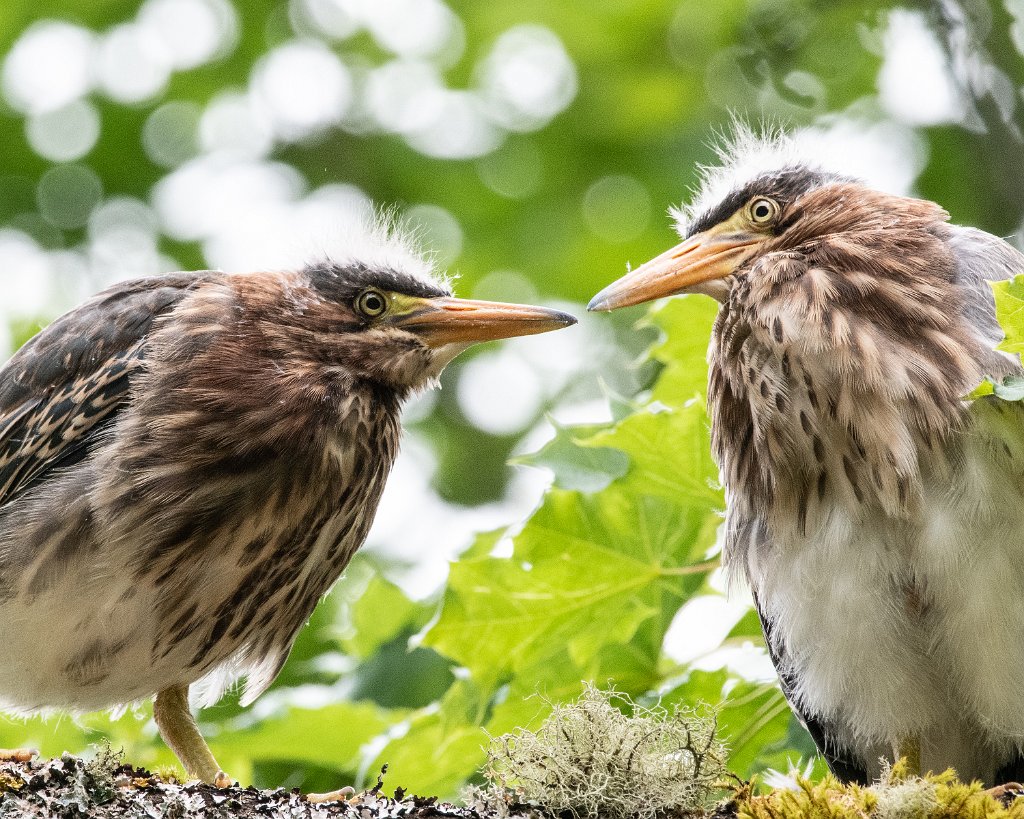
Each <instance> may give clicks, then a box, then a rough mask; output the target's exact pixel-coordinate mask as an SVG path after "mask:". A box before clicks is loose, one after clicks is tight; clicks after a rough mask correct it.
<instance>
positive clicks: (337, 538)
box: [0, 237, 575, 785]
mask: <svg viewBox="0 0 1024 819" xmlns="http://www.w3.org/2000/svg"><path fill="white" fill-rule="evenodd" d="M378 238H379V237H378ZM385 245H386V246H384V247H378V248H375V252H374V254H373V258H374V261H368V260H367V261H360V260H358V259H356V260H348V261H345V262H324V263H320V264H313V265H311V266H308V267H305V268H303V269H300V270H296V271H294V272H283V273H251V274H238V275H228V274H225V273H220V272H208V271H207V272H198V273H175V274H170V275H166V276H159V277H154V278H147V279H139V280H136V281H129V282H125V283H123V284H119V285H117V286H115V287H112V288H110V289H109V290H106V291H105V292H103V293H100V294H99V295H98V296H96V297H94V298H92V299H91V300H89V301H87V302H86V303H85V304H83V305H81V306H80V307H78V308H76V309H74V310H72V311H71V312H69V313H67V314H66V315H64V316H62V317H61V318H59V319H57V320H56V321H55V322H53V324H51V325H50V326H49V327H47V328H46V329H45V330H43V331H42V332H41V333H39V334H38V335H37V336H36V337H35V338H33V339H32V340H31V341H29V342H28V343H27V344H26V345H25V346H24V347H23V348H22V349H21V350H20V351H19V352H18V353H17V354H16V355H15V356H14V357H13V358H12V359H11V360H10V361H9V362H8V363H7V365H6V366H5V367H4V368H3V369H2V370H0V645H2V646H3V661H2V662H0V703H2V706H3V707H4V708H6V709H9V710H16V711H20V712H31V711H34V710H37V709H42V708H49V707H57V708H67V709H74V710H77V711H93V710H98V709H103V708H107V707H110V706H113V705H116V704H121V703H131V702H134V701H137V700H141V699H144V698H148V697H150V696H152V695H154V694H155V695H156V700H155V705H154V716H155V719H156V722H157V725H158V726H159V728H160V733H161V734H162V736H163V738H164V739H165V740H166V742H167V744H168V745H169V746H170V747H171V749H172V750H173V751H174V752H175V754H177V756H178V758H179V759H180V760H181V762H182V764H183V765H184V767H185V770H186V771H187V772H188V774H189V776H190V777H195V778H198V779H201V780H203V781H204V782H210V783H216V784H218V785H225V784H228V783H229V780H228V779H227V777H226V776H225V775H224V774H223V772H221V771H220V768H219V766H218V764H217V762H216V761H215V760H214V757H213V755H212V754H211V752H210V750H209V748H208V747H207V745H206V743H205V741H204V740H203V738H202V736H201V735H200V733H199V731H198V729H197V727H196V724H195V722H194V720H193V718H192V716H191V713H190V711H189V704H188V691H189V687H190V686H191V685H192V684H193V683H196V682H197V681H202V683H203V684H204V687H205V688H206V701H207V702H210V701H213V700H216V699H217V698H218V697H219V695H220V693H221V692H222V691H223V690H224V686H225V684H226V683H227V682H228V681H230V680H231V679H233V678H236V677H239V676H244V677H245V678H246V680H247V681H246V686H245V693H244V696H243V698H242V701H243V703H249V702H251V701H252V700H253V699H255V698H256V697H257V696H259V694H260V693H261V692H262V691H263V690H264V689H266V688H267V686H268V685H270V683H271V682H272V681H273V680H274V678H275V677H276V676H277V674H278V672H279V671H280V670H281V666H282V665H283V664H284V661H285V659H286V657H287V656H288V652H289V650H290V648H291V645H292V642H293V641H294V639H295V636H296V633H297V632H298V630H299V629H300V628H301V626H302V624H303V623H305V621H306V620H307V619H308V618H309V616H310V614H311V612H312V611H313V608H314V606H315V605H316V603H317V601H318V600H319V599H320V598H321V597H322V596H323V595H324V593H325V592H326V591H327V590H328V589H329V588H330V587H331V585H332V584H333V583H334V581H335V580H336V579H337V578H338V576H339V575H340V574H341V572H342V570H343V569H344V568H345V566H346V564H347V563H348V562H349V559H350V558H351V557H352V554H353V553H354V552H355V551H356V550H357V549H358V548H359V547H360V546H361V545H362V543H363V541H364V540H365V538H366V535H367V532H368V530H369V528H370V524H371V522H372V520H373V516H374V512H375V511H376V508H377V502H378V500H379V498H380V495H381V491H382V490H383V488H384V483H385V480H386V479H387V476H388V472H389V470H390V469H391V465H392V462H393V461H394V459H395V455H396V453H397V451H398V444H399V438H400V435H401V429H400V424H399V412H400V409H401V406H402V402H403V401H404V400H405V399H406V398H407V397H408V396H409V395H410V394H412V393H413V392H415V391H416V390H419V389H421V388H423V387H426V386H428V385H430V384H431V383H432V382H433V381H434V380H435V379H436V378H437V376H438V374H439V373H440V372H441V370H442V368H443V367H444V366H445V365H446V364H447V363H448V362H449V361H450V360H451V359H452V358H453V357H454V356H456V355H457V354H458V353H459V352H461V351H462V350H464V349H466V348H467V347H468V346H470V345H471V344H473V343H476V342H481V341H487V340H490V339H499V338H506V337H511V336H520V335H528V334H532V333H541V332H545V331H548V330H554V329H557V328H560V327H566V326H568V325H571V324H573V323H574V322H575V319H573V318H572V317H571V316H569V315H566V314H565V313H561V312H558V311H555V310H549V309H546V308H541V307H530V306H525V305H515V304H499V303H492V302H481V301H468V300H463V299H456V298H453V297H452V295H451V293H450V291H449V290H448V288H447V287H446V286H445V285H444V284H443V283H441V282H440V280H439V279H438V278H437V277H436V276H435V275H433V273H432V272H431V271H430V269H429V266H428V265H427V264H426V263H425V262H423V261H422V260H421V259H418V258H417V257H415V256H414V255H413V254H411V253H409V252H407V250H406V249H405V248H404V247H403V246H401V245H400V244H399V240H398V239H396V238H395V237H391V238H389V239H388V240H387V241H386V242H385Z"/></svg>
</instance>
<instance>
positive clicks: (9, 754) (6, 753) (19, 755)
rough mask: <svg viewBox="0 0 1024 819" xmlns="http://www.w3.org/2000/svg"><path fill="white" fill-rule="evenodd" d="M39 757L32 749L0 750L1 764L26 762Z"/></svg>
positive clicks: (37, 752)
mask: <svg viewBox="0 0 1024 819" xmlns="http://www.w3.org/2000/svg"><path fill="white" fill-rule="evenodd" d="M37 756H39V751H37V750H35V749H34V748H11V749H7V748H0V761H3V762H28V761H29V760H31V759H33V758H34V757H37Z"/></svg>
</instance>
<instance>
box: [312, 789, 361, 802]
mask: <svg viewBox="0 0 1024 819" xmlns="http://www.w3.org/2000/svg"><path fill="white" fill-rule="evenodd" d="M355 792H356V789H355V788H353V787H352V786H351V785H346V786H345V787H344V788H339V789H338V790H336V791H330V792H329V793H307V794H306V801H307V802H313V803H314V804H316V803H319V802H346V801H348V799H349V797H351V796H352V795H353V794H354V793H355Z"/></svg>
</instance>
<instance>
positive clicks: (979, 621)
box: [590, 134, 1024, 783]
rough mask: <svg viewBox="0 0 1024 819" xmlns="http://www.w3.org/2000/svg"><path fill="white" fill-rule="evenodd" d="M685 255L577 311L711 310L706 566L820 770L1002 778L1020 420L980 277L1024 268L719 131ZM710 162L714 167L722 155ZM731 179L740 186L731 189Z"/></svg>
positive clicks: (884, 197)
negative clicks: (985, 394)
mask: <svg viewBox="0 0 1024 819" xmlns="http://www.w3.org/2000/svg"><path fill="white" fill-rule="evenodd" d="M731 150H732V152H733V153H732V155H727V156H725V157H724V160H725V161H724V166H723V168H722V169H720V170H711V171H709V172H708V173H707V175H706V178H705V184H704V188H703V190H702V191H700V192H699V193H698V196H697V204H696V205H695V206H694V207H691V208H690V209H688V210H687V211H685V212H683V213H681V214H680V217H681V218H680V221H681V232H682V235H683V242H682V243H681V244H680V245H678V246H677V247H676V248H673V249H672V250H670V251H667V252H666V253H664V254H662V255H661V256H659V257H658V258H656V259H654V260H652V261H651V262H648V263H647V264H645V265H643V266H642V267H640V268H638V269H637V270H635V271H633V272H632V273H630V274H628V275H627V276H625V277H624V278H622V279H620V280H619V281H617V282H615V283H613V284H612V285H610V286H609V287H607V288H606V289H605V290H603V291H602V292H601V293H599V294H598V295H597V296H595V297H594V299H593V301H592V302H591V304H590V309H592V310H609V309H614V308H617V307H623V306H626V305H630V304H637V303H640V302H642V301H646V300H649V299H653V298H658V297H661V296H667V295H671V294H673V293H687V292H697V293H704V294H707V295H711V296H712V297H714V298H716V299H717V300H718V301H719V302H720V303H721V308H720V311H719V314H718V317H717V320H716V322H715V325H714V330H713V333H712V338H711V345H710V350H709V359H708V360H709V365H710V372H709V383H708V405H709V410H710V414H711V419H712V444H713V448H714V454H715V457H716V459H717V461H718V463H719V466H720V468H721V473H722V480H723V483H724V485H725V488H726V499H727V518H726V541H725V550H724V561H725V563H726V565H727V567H728V568H730V569H731V570H732V571H733V572H734V573H738V574H740V575H742V576H744V577H745V578H746V580H747V581H748V582H749V584H750V586H751V589H752V591H753V594H754V599H755V604H756V606H757V609H758V612H759V614H760V616H761V620H762V623H763V625H764V629H765V636H766V641H767V643H768V647H769V651H770V652H771V654H772V658H773V660H774V661H775V665H776V668H777V669H778V671H779V674H780V677H781V679H782V684H783V689H784V691H785V693H786V695H787V697H788V698H789V699H790V702H791V703H792V705H793V707H794V709H795V710H796V712H797V714H798V715H799V716H800V717H801V719H802V720H803V722H804V723H805V725H806V726H807V727H808V729H809V730H810V732H811V735H812V736H813V737H814V740H815V742H816V743H817V745H818V748H819V749H820V750H821V752H822V753H823V754H824V755H825V757H826V759H827V760H828V762H829V764H830V766H831V767H832V769H833V771H835V772H836V773H837V774H838V775H840V776H842V777H844V778H847V779H852V780H856V781H861V782H864V781H867V780H869V779H870V778H871V777H872V776H874V775H876V774H877V773H878V770H879V768H878V760H879V758H880V757H889V758H892V757H893V755H894V754H904V755H909V756H910V757H911V759H912V762H913V763H915V764H917V765H919V766H921V767H923V769H925V770H927V769H931V770H936V771H940V770H943V769H944V768H946V767H947V766H952V767H955V768H956V769H957V770H958V772H959V773H960V775H961V776H962V777H964V778H965V779H970V778H975V777H976V778H979V779H982V780H984V781H986V782H989V783H1001V782H1005V781H1007V780H1009V779H1018V778H1021V776H1022V774H1024V708H1022V706H1024V694H1021V692H1022V691H1024V582H1022V581H1024V561H1022V560H1021V557H1022V552H1024V520H1022V519H1021V516H1020V513H1019V510H1020V509H1021V508H1024V411H1022V410H1021V408H1020V405H1019V404H1016V403H1008V402H1001V401H999V400H997V399H995V398H987V399H980V400H974V401H970V400H966V399H965V398H964V396H966V395H967V394H968V393H970V392H971V391H972V390H973V389H974V388H975V387H976V386H977V385H978V384H979V383H981V382H982V381H983V380H984V379H985V378H986V377H987V378H992V379H994V380H997V381H998V380H1000V379H1002V378H1004V377H1005V376H1007V375H1010V374H1020V373H1021V367H1020V363H1019V362H1018V361H1017V359H1016V357H1011V356H1008V355H1005V354H1003V353H1000V352H997V351H995V349H994V347H995V345H996V344H997V342H998V341H999V339H1000V338H1001V331H1000V329H999V326H998V324H997V323H996V320H995V316H994V309H993V301H992V295H991V292H990V290H989V288H988V285H987V284H986V280H998V279H1006V278H1008V277H1010V276H1012V275H1014V274H1016V273H1024V256H1021V254H1019V253H1018V252H1017V251H1016V250H1014V249H1013V248H1011V247H1010V246H1009V245H1007V244H1006V243H1005V242H1003V241H1002V240H1000V239H997V238H996V237H993V236H990V235H988V234H986V233H983V232H981V231H978V230H973V229H970V228H963V227H959V226H955V225H950V224H949V223H948V221H947V219H948V215H947V214H946V212H945V211H944V210H942V208H940V207H939V206H938V205H936V204H934V203H932V202H927V201H922V200H917V199H910V198H905V197H901V196H894V195H890V194H886V193H882V192H879V191H877V190H874V189H872V188H871V187H869V186H868V185H866V184H864V183H862V182H860V181H857V180H855V179H852V178H850V177H847V176H844V175H842V174H838V173H834V172H831V171H828V170H824V169H822V168H821V167H820V166H816V165H815V164H814V163H813V162H811V161H808V160H806V159H805V158H804V157H802V156H801V154H800V150H799V148H798V147H797V146H796V145H795V143H793V142H791V141H790V140H789V139H788V138H785V137H779V138H770V139H765V140H759V139H757V138H754V137H752V136H750V135H749V134H744V135H741V136H740V138H739V140H738V141H737V144H736V145H734V146H732V149H731ZM727 153H728V152H727ZM743 168H748V169H749V168H752V169H753V170H752V172H743V171H742V170H741V169H743Z"/></svg>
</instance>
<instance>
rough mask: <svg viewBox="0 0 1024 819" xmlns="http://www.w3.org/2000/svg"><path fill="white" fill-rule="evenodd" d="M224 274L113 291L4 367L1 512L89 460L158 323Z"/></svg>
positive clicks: (151, 281)
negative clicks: (52, 476) (54, 475)
mask: <svg viewBox="0 0 1024 819" xmlns="http://www.w3.org/2000/svg"><path fill="white" fill-rule="evenodd" d="M223 275H224V274H222V273H216V272H208V271H202V272H197V273H172V274H169V275H166V276H155V277H152V278H146V279H135V280H133V281H128V282H123V283H121V284H118V285H115V286H114V287H111V288H109V289H107V290H105V291H103V292H102V293H100V294H98V295H97V296H94V297H93V298H92V299H90V300H89V301H87V302H85V303H84V304H82V305H81V306H79V307H77V308H75V309H74V310H72V311H71V312H69V313H65V314H64V315H63V316H61V317H60V318H58V319H57V320H56V321H55V322H53V324H51V325H49V326H48V327H47V328H46V329H45V330H43V331H42V332H40V333H39V334H37V335H36V336H35V337H33V338H32V339H31V340H30V341H29V342H28V343H26V344H25V346H23V347H22V348H21V349H20V350H19V351H18V352H17V353H16V354H15V355H14V356H13V357H12V358H11V359H10V361H8V362H7V364H6V365H5V366H4V367H3V368H2V369H0V507H2V506H4V505H5V504H8V503H10V502H11V501H12V500H14V499H15V498H17V497H18V496H19V495H21V494H22V493H23V492H25V491H27V490H28V489H30V488H31V487H32V486H34V485H35V484H37V483H39V482H40V481H42V480H45V479H46V477H47V475H48V474H49V473H50V472H51V471H52V470H53V469H55V468H58V467H62V466H69V465H71V464H73V463H76V462H77V461H80V460H81V459H82V458H84V457H85V455H86V454H87V453H88V451H89V448H90V447H91V446H92V445H93V444H94V443H95V441H96V440H97V439H98V437H99V435H100V434H101V432H102V430H103V429H104V428H105V427H106V426H107V425H108V424H109V423H110V422H111V421H112V420H113V418H114V417H115V416H116V414H117V412H118V410H119V409H120V408H121V407H122V406H124V403H125V401H126V400H127V398H128V391H129V387H130V383H131V376H132V374H133V373H135V372H136V371H137V370H138V369H139V367H140V366H142V361H143V359H144V357H145V352H146V342H147V336H148V334H149V332H150V329H151V328H152V326H153V322H154V321H155V320H156V318H157V317H158V316H160V315H161V314H164V313H166V312H168V311H170V310H171V309H173V308H174V306H175V305H176V304H177V303H178V302H179V301H180V300H181V299H182V298H183V297H184V296H185V294H186V293H188V292H189V291H190V290H192V289H194V288H195V287H197V286H199V285H200V284H201V283H203V282H205V281H210V280H212V279H216V278H221V277H223Z"/></svg>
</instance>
